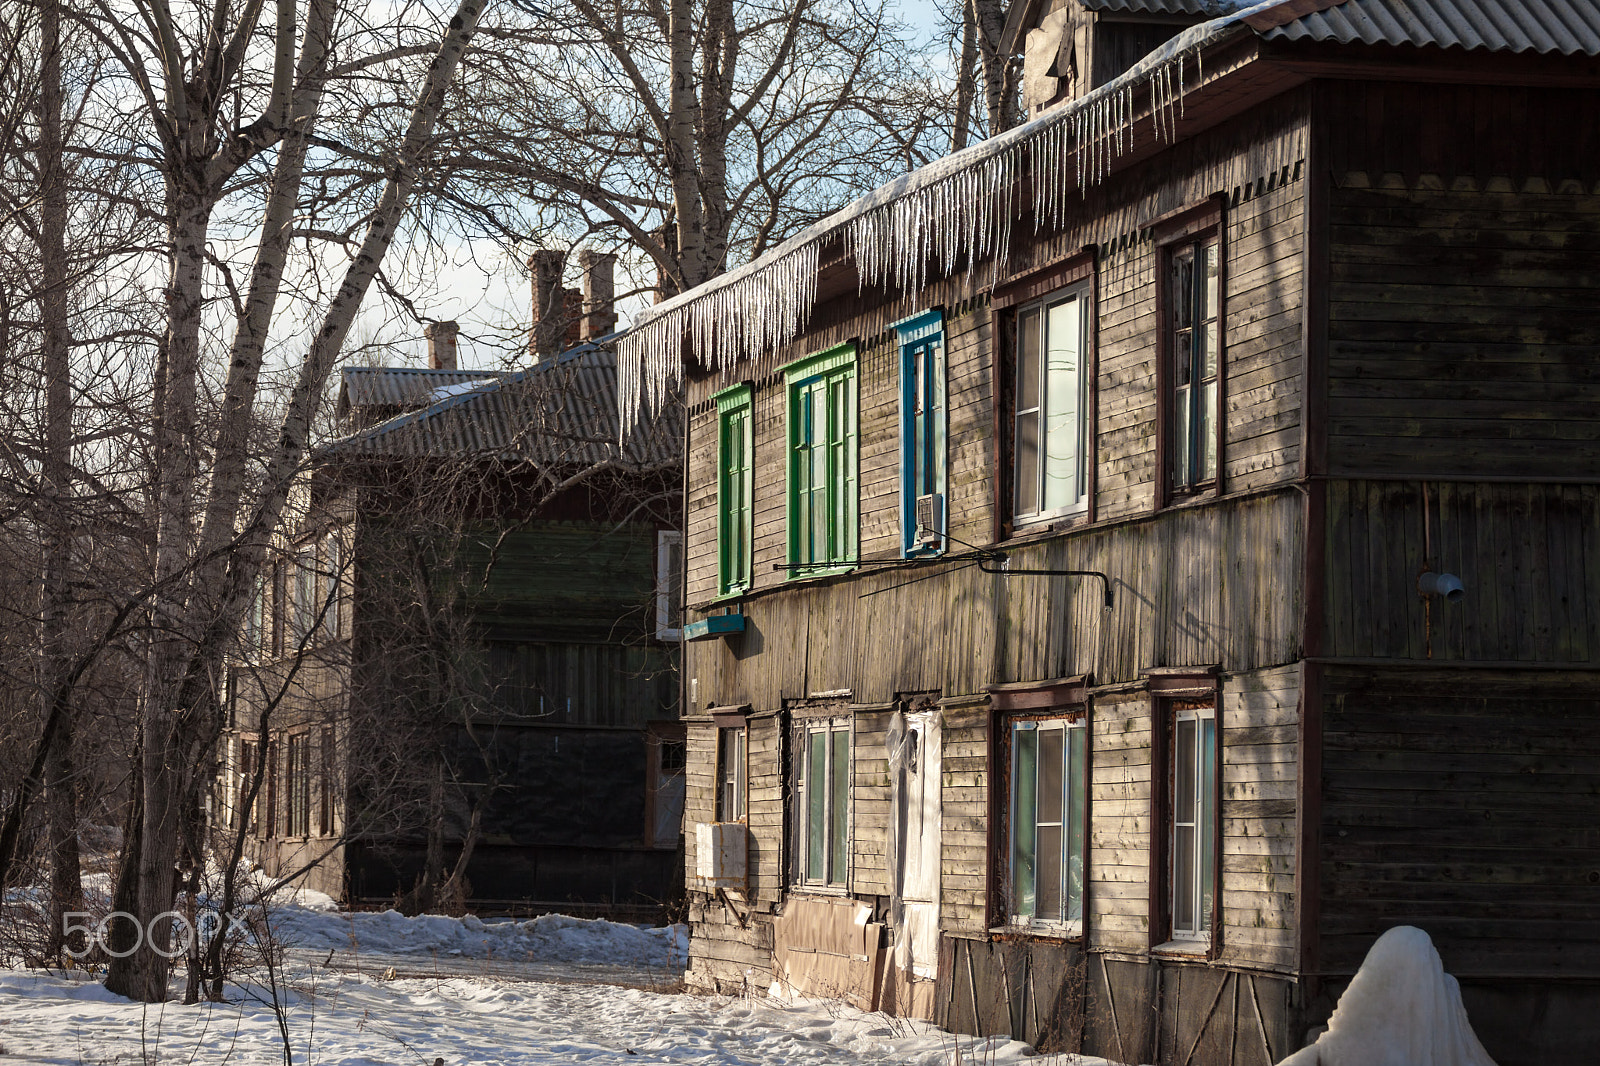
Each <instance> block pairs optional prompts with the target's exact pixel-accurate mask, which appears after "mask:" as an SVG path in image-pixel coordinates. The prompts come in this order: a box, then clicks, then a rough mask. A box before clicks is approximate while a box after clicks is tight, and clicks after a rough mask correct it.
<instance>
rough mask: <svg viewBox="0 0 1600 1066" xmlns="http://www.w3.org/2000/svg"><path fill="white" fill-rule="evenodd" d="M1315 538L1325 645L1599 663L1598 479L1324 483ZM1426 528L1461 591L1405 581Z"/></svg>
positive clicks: (1365, 652) (1413, 570) (1353, 652)
mask: <svg viewBox="0 0 1600 1066" xmlns="http://www.w3.org/2000/svg"><path fill="white" fill-rule="evenodd" d="M1596 372H1597V373H1600V367H1597V371H1596ZM1596 381H1597V382H1600V376H1597V378H1596ZM1596 424H1597V425H1600V421H1597V423H1596ZM1569 469H1571V470H1572V472H1573V473H1575V474H1576V473H1577V472H1578V471H1580V470H1582V469H1584V467H1583V466H1582V465H1580V464H1574V465H1573V466H1572V467H1570V468H1569ZM1589 469H1591V470H1592V469H1594V464H1589ZM1424 501H1426V503H1425V502H1424ZM1425 516H1426V517H1425ZM1425 523H1426V528H1425ZM1326 537H1327V540H1326V548H1325V551H1324V557H1325V559H1326V572H1327V577H1326V582H1327V584H1326V589H1327V591H1326V600H1325V608H1324V610H1325V616H1326V618H1327V624H1326V628H1325V634H1324V642H1325V648H1326V650H1327V653H1328V654H1330V655H1338V656H1356V657H1362V658H1366V657H1376V658H1397V659H1426V658H1433V659H1437V660H1445V661H1479V662H1506V663H1511V662H1527V663H1570V664H1572V665H1575V666H1576V665H1588V666H1591V667H1593V666H1596V665H1600V485H1597V484H1588V485H1580V484H1568V485H1562V484H1549V483H1545V484H1540V483H1538V482H1537V481H1534V480H1533V479H1531V478H1530V483H1525V484H1514V483H1503V484H1493V483H1491V484H1482V483H1479V484H1473V483H1468V482H1459V481H1454V480H1440V481H1410V480H1406V481H1342V480H1341V481H1331V482H1329V483H1328V486H1327V526H1326ZM1430 539H1431V541H1432V551H1433V557H1434V563H1435V566H1436V567H1437V568H1438V569H1440V570H1444V571H1447V572H1449V573H1453V574H1455V575H1457V576H1458V577H1460V578H1461V581H1462V583H1463V584H1464V585H1465V588H1466V595H1465V597H1464V598H1463V599H1462V601H1461V602H1460V603H1443V602H1440V601H1439V600H1438V599H1437V598H1432V599H1431V602H1430V599H1429V598H1425V597H1423V596H1422V595H1420V594H1419V593H1418V591H1417V575H1418V573H1419V572H1420V571H1421V570H1422V568H1423V562H1424V558H1425V556H1426V555H1427V544H1428V541H1429V540H1430ZM1430 633H1431V646H1430Z"/></svg>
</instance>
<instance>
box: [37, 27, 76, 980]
mask: <svg viewBox="0 0 1600 1066" xmlns="http://www.w3.org/2000/svg"><path fill="white" fill-rule="evenodd" d="M39 38H40V56H41V59H42V61H43V62H42V65H41V77H40V85H39V90H40V92H39V105H40V106H39V195H40V227H39V261H40V262H39V265H40V275H41V278H40V280H41V281H42V282H43V286H42V292H41V297H40V310H41V318H42V321H43V326H44V331H43V332H44V338H43V340H44V343H43V349H44V350H43V353H42V355H43V359H42V364H43V366H42V369H43V372H44V411H45V426H44V435H45V461H44V482H45V492H44V493H43V496H44V508H45V510H44V515H43V521H42V522H41V527H42V529H41V532H42V533H43V542H44V544H43V547H44V572H43V575H42V577H43V580H42V581H41V591H42V596H41V604H40V606H41V611H40V626H41V634H40V635H41V637H42V640H41V641H40V644H41V655H40V684H39V702H40V706H41V709H42V710H43V711H44V717H45V718H46V719H48V718H49V716H50V713H51V711H52V710H53V709H54V705H55V701H56V699H57V693H58V691H59V690H60V688H61V685H62V681H63V679H64V678H65V676H66V674H67V669H68V667H67V657H68V656H67V649H66V635H67V625H66V612H67V596H68V590H67V575H68V572H69V570H70V568H71V565H72V558H71V555H72V524H71V523H72V519H71V515H70V513H69V507H70V502H69V497H70V495H71V493H72V485H71V480H72V475H71V470H72V378H71V369H70V364H69V358H68V356H69V352H70V346H71V336H70V333H69V330H68V323H67V273H68V270H67V246H66V228H67V175H66V166H65V158H64V149H63V145H62V129H61V97H62V88H61V8H60V5H59V4H58V3H57V2H56V0H46V2H45V3H44V4H42V5H41V7H40V11H39ZM58 713H59V714H60V724H59V725H58V727H57V729H56V731H55V736H54V738H53V739H52V741H51V743H50V745H49V746H48V749H47V750H48V752H49V754H48V756H47V761H46V769H45V787H46V789H47V790H48V796H49V802H48V806H47V812H48V817H49V828H48V831H47V833H48V839H49V850H50V927H49V935H50V949H51V954H52V955H59V952H60V948H61V945H62V942H63V936H64V933H63V930H64V929H65V928H66V913H67V912H68V911H71V910H77V909H78V908H79V907H80V906H81V905H82V899H83V882H82V875H81V870H80V865H79V855H78V809H77V804H76V802H75V801H74V795H73V788H74V786H75V782H74V780H73V777H74V775H73V770H72V742H73V735H74V734H75V732H76V729H75V725H76V723H75V721H74V719H75V714H74V711H73V707H72V704H71V702H70V699H69V700H68V701H67V704H66V706H64V707H62V708H61V709H60V711H59V712H58Z"/></svg>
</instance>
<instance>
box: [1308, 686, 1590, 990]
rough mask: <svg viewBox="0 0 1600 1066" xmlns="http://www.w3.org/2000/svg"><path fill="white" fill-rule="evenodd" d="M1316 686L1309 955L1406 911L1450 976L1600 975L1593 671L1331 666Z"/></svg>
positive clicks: (1338, 962)
mask: <svg viewBox="0 0 1600 1066" xmlns="http://www.w3.org/2000/svg"><path fill="white" fill-rule="evenodd" d="M1323 691H1324V693H1325V705H1324V707H1323V712H1322V713H1323V723H1324V734H1323V756H1322V776H1323V808H1322V877H1321V893H1322V900H1321V909H1322V922H1321V930H1322V939H1321V954H1322V965H1323V967H1324V968H1325V969H1327V970H1329V971H1330V972H1335V973H1337V972H1345V973H1349V972H1353V971H1354V969H1355V968H1356V967H1357V966H1358V965H1359V964H1360V962H1361V959H1362V957H1363V955H1364V953H1365V952H1366V950H1367V948H1368V947H1370V946H1371V944H1372V941H1373V939H1374V938H1375V937H1376V936H1377V935H1378V934H1380V933H1381V932H1383V931H1384V930H1385V929H1388V928H1390V927H1392V926H1396V925H1416V926H1419V927H1421V928H1422V929H1425V930H1426V931H1427V932H1428V934H1429V935H1430V936H1431V937H1432V938H1433V941H1434V943H1435V944H1436V945H1437V946H1438V949H1439V954H1440V956H1441V957H1442V958H1443V960H1444V965H1445V968H1446V970H1448V971H1449V972H1450V973H1453V974H1458V975H1461V976H1462V977H1463V980H1465V979H1466V978H1468V977H1471V976H1474V975H1484V976H1487V975H1497V976H1505V977H1515V976H1519V975H1521V976H1533V975H1540V974H1545V975H1565V976H1569V977H1571V976H1583V977H1586V978H1590V979H1593V978H1595V977H1596V976H1600V952H1597V951H1596V950H1595V949H1596V941H1597V939H1600V932H1597V929H1596V926H1595V923H1594V920H1593V919H1594V904H1595V899H1596V893H1597V892H1600V887H1597V886H1600V873H1597V871H1600V842H1597V841H1596V838H1595V831H1594V809H1595V804H1596V802H1597V798H1600V688H1597V686H1596V684H1595V675H1594V674H1593V673H1592V672H1589V673H1568V672H1564V671H1510V670H1473V671H1470V672H1463V671H1460V670H1457V671H1449V670H1440V669H1411V670H1400V669H1394V670H1388V671H1384V672H1381V673H1375V672H1373V671H1371V670H1359V669H1354V668H1336V667H1329V668H1328V670H1327V674H1326V677H1325V679H1324V681H1323Z"/></svg>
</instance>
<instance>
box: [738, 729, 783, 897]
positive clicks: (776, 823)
mask: <svg viewBox="0 0 1600 1066" xmlns="http://www.w3.org/2000/svg"><path fill="white" fill-rule="evenodd" d="M748 729H749V742H750V752H749V780H748V788H749V795H748V797H747V803H748V804H749V817H748V819H747V820H748V822H749V823H750V867H749V870H750V886H749V887H750V895H751V898H752V899H755V900H756V901H758V903H760V904H762V905H764V906H766V907H768V908H770V907H771V905H772V904H775V903H777V902H778V900H779V899H781V898H782V896H783V868H784V867H783V818H784V810H785V806H786V804H787V802H788V796H787V793H786V792H785V791H784V787H783V734H782V731H781V730H780V728H779V719H778V717H777V716H776V715H768V716H765V717H761V718H752V719H751V720H750V724H749V726H748Z"/></svg>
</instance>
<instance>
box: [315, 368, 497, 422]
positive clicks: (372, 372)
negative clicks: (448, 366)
mask: <svg viewBox="0 0 1600 1066" xmlns="http://www.w3.org/2000/svg"><path fill="white" fill-rule="evenodd" d="M498 377H500V372H499V371H494V370H425V369H419V368H415V367H405V366H347V367H345V368H344V372H343V374H342V380H341V382H340V386H339V411H340V413H341V414H343V413H344V412H345V411H348V410H349V409H350V408H352V407H422V406H424V405H426V404H430V403H432V402H433V401H434V400H435V399H437V396H436V395H435V394H436V392H437V390H439V389H440V388H446V387H449V386H452V385H465V384H467V383H469V382H475V381H486V380H490V379H494V378H498Z"/></svg>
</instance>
